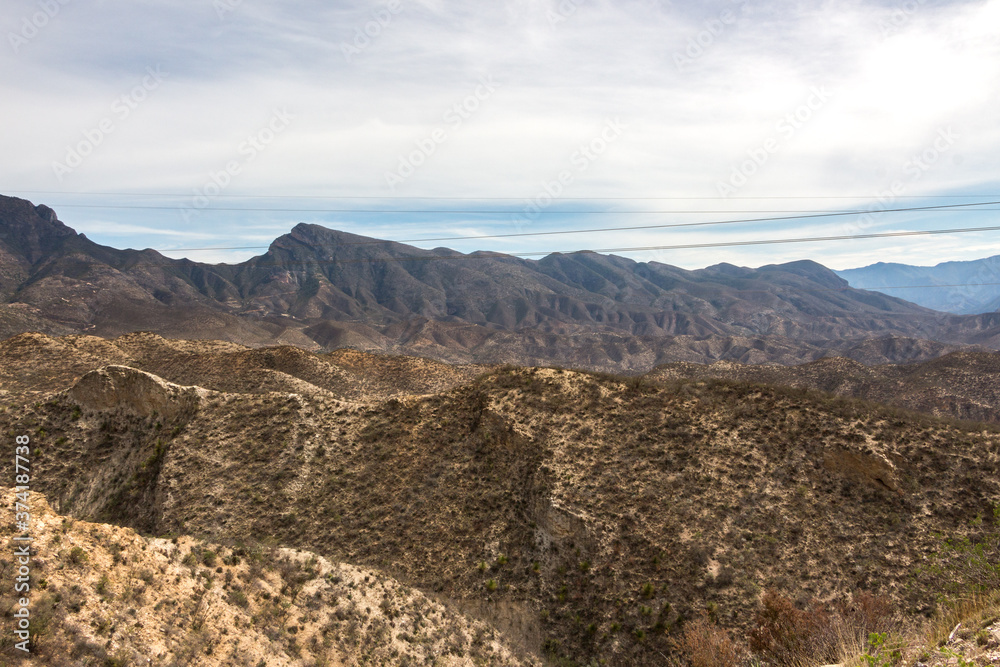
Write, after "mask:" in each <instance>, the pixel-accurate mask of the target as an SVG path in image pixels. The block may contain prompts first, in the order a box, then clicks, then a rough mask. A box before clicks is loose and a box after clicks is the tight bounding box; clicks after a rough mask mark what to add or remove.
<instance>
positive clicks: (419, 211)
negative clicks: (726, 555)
mask: <svg viewBox="0 0 1000 667" xmlns="http://www.w3.org/2000/svg"><path fill="white" fill-rule="evenodd" d="M993 204H1000V202H998V201H984V202H975V203H971V204H944V205H941V206H929V207H916V208H913V209H898V210H902V211H905V210H915V211H916V210H930V209H934V208H949V207H952V206H955V207H957V206H989V205H993ZM56 206H58V207H59V208H94V209H101V210H106V209H112V210H116V211H117V210H137V211H176V210H178V209H179V207H177V206H136V205H128V206H123V205H116V204H56ZM530 209H531V207H525V208H522V209H517V210H515V209H482V208H478V209H454V208H443V209H426V208H410V209H405V208H391V209H371V208H269V207H262V206H255V207H246V206H242V207H232V206H216V207H212V208H201V209H195V210H197V211H198V212H199V213H202V212H215V211H223V212H227V213H231V212H244V213H350V214H352V215H357V214H387V213H406V214H408V215H525V214H526V212H527V211H529V210H530ZM824 210H828V209H821V210H806V211H796V210H779V211H768V210H754V211H747V210H732V209H687V210H672V209H665V210H663V209H661V210H643V211H634V210H633V211H613V210H587V209H582V210H565V209H562V210H561V209H552V210H547V209H546V210H545V213H546V214H548V215H556V214H558V215H652V214H664V213H676V214H680V213H683V214H706V213H817V214H819V213H821V212H822V211H824ZM983 210H997V209H983ZM541 212H542V209H539V215H540V214H541ZM871 212H872V211H848V212H845V213H838V214H837V215H860V214H863V213H871ZM806 217H810V216H806Z"/></svg>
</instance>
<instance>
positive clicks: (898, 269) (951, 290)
mask: <svg viewBox="0 0 1000 667" xmlns="http://www.w3.org/2000/svg"><path fill="white" fill-rule="evenodd" d="M835 273H836V274H837V275H838V276H840V277H841V278H843V279H844V280H846V281H847V282H848V283H850V284H851V287H857V288H858V289H866V290H874V291H876V292H882V293H884V294H889V295H892V296H898V297H901V298H905V299H907V300H909V301H912V302H913V303H916V304H919V305H921V306H924V307H925V308H932V309H934V310H941V311H945V312H949V313H957V314H960V315H973V314H976V313H992V312H996V311H998V310H1000V255H995V256H993V257H986V258H985V259H977V260H973V261H968V262H942V263H940V264H938V265H936V266H911V265H909V264H896V263H886V262H878V263H877V264H872V265H870V266H865V267H862V268H858V269H848V270H846V271H836V272H835Z"/></svg>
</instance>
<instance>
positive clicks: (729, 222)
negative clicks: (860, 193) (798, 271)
mask: <svg viewBox="0 0 1000 667" xmlns="http://www.w3.org/2000/svg"><path fill="white" fill-rule="evenodd" d="M993 204H1000V201H992V202H980V203H972V204H944V205H939V206H915V207H910V208H895V209H884V210H881V211H841V212H837V213H814V214H809V215H792V216H778V217H768V218H743V219H738V220H710V221H702V222H676V223H668V224H662V225H638V226H632V227H604V228H598V229H566V230H556V231H547V232H515V233H510V234H482V235H477V236H439V237H434V238H420V239H403V240H400V241H386V240H379V239H373V240H368V241H346V242H344V243H336V244H323V245H327V246H338V247H339V246H352V245H384V244H387V243H426V242H429V241H468V240H481V239H500V238H514V237H527V236H557V235H564V234H594V233H598V232H622V231H637V230H644V229H672V228H679V227H708V226H714V225H735V224H743V223H754V222H779V221H787V220H805V219H810V218H830V217H842V216H847V215H866V214H871V215H874V214H883V213H911V212H917V211H935V210H937V211H940V210H952V211H955V212H958V211H963V212H967V211H982V210H987V211H991V210H997V209H971V208H968V207H971V206H987V205H993ZM675 212H676V211H675ZM723 212H725V211H723ZM269 247H270V245H256V246H223V247H208V248H172V249H171V252H173V251H185V252H195V251H198V252H201V251H210V250H256V249H259V248H269ZM321 247H322V246H321ZM164 252H166V251H164Z"/></svg>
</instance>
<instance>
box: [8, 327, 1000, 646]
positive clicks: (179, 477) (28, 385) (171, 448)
mask: <svg viewBox="0 0 1000 667" xmlns="http://www.w3.org/2000/svg"><path fill="white" fill-rule="evenodd" d="M140 339H141V340H140ZM5 345H7V346H8V347H7V348H5V351H4V355H6V358H10V359H21V361H20V362H18V363H21V364H22V365H24V368H25V370H24V371H23V372H22V371H7V372H8V373H12V374H13V375H16V376H17V377H24V378H26V379H25V380H24V382H23V383H22V384H21V385H17V383H16V382H15V381H14V380H13V379H11V376H10V375H8V377H6V378H4V379H3V387H4V389H8V387H9V389H8V391H10V392H11V393H9V394H8V399H7V405H6V406H5V409H4V410H3V412H2V413H0V428H2V429H3V430H4V432H7V433H13V434H17V433H30V434H32V438H33V439H34V446H35V447H37V451H36V452H35V454H34V464H33V465H34V466H35V472H34V482H33V483H34V485H35V486H36V488H37V489H38V490H39V491H41V492H43V493H45V494H46V496H47V497H48V498H50V499H51V502H52V504H53V506H54V507H55V508H56V509H57V511H59V512H60V513H62V514H66V515H69V516H72V517H74V518H76V519H78V520H81V521H100V522H107V523H112V524H117V525H121V526H126V527H129V528H132V529H134V530H137V531H139V532H140V533H142V534H145V535H150V536H161V537H163V536H172V535H188V534H190V535H196V536H199V539H204V540H207V541H209V542H211V543H214V544H237V543H239V542H241V541H242V542H244V543H251V542H253V541H259V542H264V543H267V544H275V545H280V546H282V547H287V548H293V549H301V550H306V551H309V552H312V553H315V554H317V557H322V558H325V559H327V560H328V561H329V562H331V563H348V564H350V565H351V566H354V567H358V568H362V569H366V570H371V571H377V572H378V573H380V574H379V576H383V577H391V578H392V579H394V580H396V581H398V582H400V583H401V584H402V585H404V586H409V587H413V588H415V589H416V590H419V591H421V592H423V593H424V594H425V595H429V596H431V597H432V598H433V599H434V600H436V601H438V602H440V603H441V604H444V605H445V606H446V607H447V608H449V609H452V610H455V613H459V612H461V613H462V614H466V615H471V616H474V617H476V618H479V619H482V620H483V621H484V622H487V623H488V624H490V625H491V626H492V627H493V628H495V629H496V630H497V631H498V632H499V633H500V634H501V636H502V638H503V639H502V643H503V644H505V645H507V646H509V647H511V650H514V651H517V652H527V653H532V654H534V655H537V656H539V658H541V659H545V660H548V661H550V662H552V663H553V664H566V665H570V664H579V665H586V664H590V663H591V662H592V661H595V660H597V661H600V660H604V661H605V663H604V664H609V665H662V664H664V661H665V660H666V659H667V658H668V657H669V656H676V655H678V651H677V646H676V644H675V642H676V641H678V640H679V639H680V638H681V637H682V636H683V632H684V628H685V627H687V626H689V624H690V622H691V621H692V620H693V619H697V618H698V617H699V616H700V615H701V614H707V615H708V616H709V617H710V618H711V619H714V620H716V621H717V622H718V623H719V624H720V626H721V627H722V628H724V629H726V630H728V631H730V632H732V633H734V636H737V637H745V636H747V634H746V633H749V632H752V631H753V629H754V624H755V618H756V616H755V614H756V613H757V610H758V606H759V604H760V600H761V594H762V592H763V591H765V590H768V589H775V590H777V591H780V592H782V593H783V594H785V595H787V596H789V597H790V598H791V599H793V600H795V599H798V600H803V601H805V600H808V599H810V598H818V599H823V600H837V599H841V600H850V599H852V596H853V595H854V594H856V593H859V592H860V591H870V592H873V593H877V594H879V595H884V596H886V599H888V600H889V601H891V604H892V605H893V606H894V608H895V609H897V610H898V612H899V613H900V614H901V615H902V616H903V617H904V618H905V619H907V621H908V622H915V621H916V620H917V619H923V618H925V617H927V616H930V615H932V614H933V613H934V610H935V608H936V605H937V603H938V601H939V600H940V598H939V596H940V595H941V594H942V593H948V592H949V591H951V592H954V590H953V589H955V587H959V586H961V585H962V582H961V578H960V577H958V576H957V575H955V576H953V574H952V573H953V572H955V571H961V568H960V567H959V568H958V569H957V570H956V569H955V567H952V564H956V563H957V565H956V567H957V566H958V565H961V562H962V558H963V557H964V556H963V554H964V553H965V552H964V551H962V550H961V549H954V548H950V547H947V545H946V543H945V542H944V540H946V539H950V540H952V542H951V543H952V544H958V545H961V544H965V542H964V541H963V540H965V539H968V540H970V542H969V544H975V543H977V542H978V541H980V540H983V539H986V538H987V537H988V536H989V535H991V534H993V533H994V532H995V531H996V530H997V523H998V521H1000V516H998V515H1000V510H998V507H1000V433H998V432H997V429H996V427H992V426H985V425H981V424H973V423H967V422H953V421H948V420H942V419H940V418H937V417H933V416H929V415H921V414H919V413H914V412H909V411H906V410H903V409H899V408H887V407H882V406H879V405H877V404H875V403H870V402H863V401H858V400H853V399H846V398H838V397H834V396H832V395H830V394H826V393H821V392H818V391H814V390H810V389H801V388H800V389H795V388H779V387H772V386H767V385H763V384H754V383H748V382H735V381H724V380H711V379H710V380H703V379H673V380H662V381H654V380H652V379H650V378H641V377H639V378H621V377H616V376H605V375H600V374H592V373H585V372H575V371H567V370H562V369H539V368H516V367H499V368H492V369H457V370H455V371H449V370H448V369H447V367H445V366H443V365H441V364H438V363H436V362H426V361H421V360H400V359H376V358H368V357H364V358H359V357H357V356H355V355H357V353H346V352H345V353H343V354H342V355H341V356H340V357H337V356H336V355H334V356H333V357H332V361H330V362H328V361H327V360H326V359H325V358H324V356H323V355H316V356H314V355H309V354H306V353H302V354H301V356H298V355H299V353H298V352H296V353H289V352H288V351H287V350H245V349H240V348H237V347H234V346H230V345H228V344H217V345H216V348H215V349H214V350H210V349H209V348H207V347H205V344H203V343H185V344H183V345H182V344H181V343H178V342H169V343H167V342H165V341H163V340H162V339H142V337H139V339H135V338H132V339H129V338H126V339H119V340H117V341H100V340H99V339H92V338H71V339H49V338H45V337H25V336H22V337H18V338H16V339H13V340H12V341H7V343H5ZM130 345H131V346H132V347H131V348H130V347H129V346H130ZM184 345H189V346H192V347H190V348H188V353H191V356H188V357H185V355H184V354H181V353H180V352H179V351H178V350H181V349H182V348H183V347H184ZM76 348H79V349H81V350H84V349H85V350H89V352H88V354H90V355H91V357H92V359H91V358H87V360H86V363H83V361H82V360H84V359H85V357H84V356H83V355H82V353H81V356H80V357H75V356H74V354H72V350H73V349H76ZM32 349H34V352H31V350H32ZM46 351H47V352H46ZM115 354H118V355H120V356H118V357H116V358H113V357H114V355H115ZM18 355H21V356H18ZM32 355H34V356H32ZM46 355H48V356H46ZM157 355H159V356H157ZM199 355H208V357H204V356H203V357H200V358H199ZM212 355H230V356H223V357H216V359H221V358H225V359H227V360H228V363H227V364H221V363H215V364H207V365H203V362H204V361H206V360H207V359H208V358H209V357H211V356H212ZM268 355H271V356H268ZM60 358H61V359H63V360H64V361H65V362H66V366H65V367H64V368H62V370H61V371H60V369H59V364H58V359H60ZM29 359H34V360H35V362H34V363H33V367H34V368H35V375H32V374H31V373H30V372H28V369H27V365H28V360H29ZM102 359H108V360H109V362H113V363H105V364H104V365H103V366H101V367H100V368H99V369H97V370H89V369H88V365H89V364H91V363H93V362H94V361H97V360H102ZM196 359H200V360H199V361H196ZM262 359H271V360H272V362H271V369H272V370H274V373H273V374H266V375H265V377H266V378H268V380H267V381H268V382H276V380H275V378H281V382H282V383H283V384H277V385H267V383H264V384H260V383H259V382H256V381H254V382H248V381H246V378H247V377H254V378H256V377H258V376H257V375H255V373H257V372H258V370H259V368H260V367H261V363H262V362H261V360H262ZM133 363H134V364H136V366H143V365H146V366H147V368H144V369H140V368H137V367H133V366H131V364H133ZM74 364H75V365H74ZM156 364H159V365H160V369H161V371H162V372H163V373H164V374H165V375H159V374H158V373H153V372H152V371H150V370H149V369H150V368H153V367H154V366H156ZM330 367H334V368H336V369H339V372H334V371H331V370H329V368H330ZM5 368H6V366H5ZM199 368H207V369H209V370H208V371H207V372H204V374H203V377H202V378H199ZM293 368H298V369H300V370H299V371H295V372H292V370H291V369H293ZM278 369H280V371H279V370H278ZM168 371H169V372H168ZM478 371H484V372H482V373H481V374H478ZM296 373H298V374H296ZM307 373H309V374H311V375H309V377H306V375H307ZM397 375H399V377H397ZM402 376H405V378H406V379H405V381H404V380H403V379H402ZM310 377H311V378H312V379H309V378H310ZM46 378H49V379H46ZM330 378H333V379H330ZM394 378H395V379H394ZM352 382H353V383H355V385H358V383H365V382H368V383H370V384H369V385H368V387H369V389H365V390H361V389H354V390H349V389H346V388H345V387H348V386H349V385H351V383H352ZM338 383H340V384H338ZM26 390H30V391H29V393H24V392H25V391H26ZM36 392H38V393H36ZM225 553H227V554H228V552H225ZM42 557H43V558H44V557H45V556H42ZM803 604H805V603H804V602H803ZM560 661H562V662H560ZM275 664H278V663H275ZM375 664H379V663H378V662H377V661H376V662H375ZM492 664H505V663H502V662H500V663H492Z"/></svg>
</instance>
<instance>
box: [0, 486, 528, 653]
mask: <svg viewBox="0 0 1000 667" xmlns="http://www.w3.org/2000/svg"><path fill="white" fill-rule="evenodd" d="M3 501H4V506H5V507H9V506H12V505H13V502H14V490H13V489H6V490H5V491H4V494H3ZM29 502H30V506H31V510H32V517H33V522H32V530H31V535H32V537H33V538H34V544H33V549H32V553H33V557H34V558H33V563H32V565H31V567H32V569H33V579H32V583H33V587H32V593H31V595H32V598H31V611H32V615H33V616H32V622H33V625H32V629H33V632H34V636H33V637H32V639H31V643H30V648H31V649H32V654H33V656H34V659H35V660H36V661H38V663H37V664H46V665H145V664H156V665H177V666H180V665H205V666H213V665H246V666H247V667H255V666H257V665H274V666H278V665H301V664H311V665H356V664H370V665H381V664H402V665H407V664H408V665H423V664H429V663H433V664H442V665H476V664H510V665H522V664H533V662H532V661H530V660H529V661H528V662H522V660H520V659H519V658H517V657H516V656H514V655H512V654H511V652H510V651H509V650H508V649H507V648H506V647H505V646H504V645H503V643H502V641H500V640H499V639H498V637H497V636H496V633H495V632H494V631H492V630H491V629H489V628H487V627H486V626H485V625H484V624H483V623H481V622H474V621H470V620H468V619H466V618H464V617H462V616H461V615H459V614H456V613H454V612H452V611H450V610H449V609H447V608H446V607H444V606H442V605H441V604H440V603H437V602H435V601H434V600H432V599H430V598H428V597H427V596H425V595H423V594H421V593H419V592H417V591H415V590H413V589H411V588H409V587H406V586H403V585H401V584H400V583H399V582H397V581H395V580H393V579H391V578H389V577H386V576H385V575H382V574H379V573H377V572H374V571H370V570H364V569H361V568H357V567H352V566H350V565H346V564H344V563H335V562H330V561H328V560H327V559H325V558H322V557H320V556H317V555H315V554H312V553H308V552H303V551H297V550H292V549H285V548H280V547H277V546H274V545H270V546H264V545H261V544H258V543H253V544H247V543H242V542H241V543H236V544H229V545H225V546H222V545H218V544H210V543H206V542H204V541H202V540H195V539H191V538H189V537H183V536H182V537H174V538H173V539H162V538H154V537H143V536H141V535H139V534H137V533H136V532H135V531H134V530H132V529H129V528H122V527H118V526H113V525H107V524H97V523H87V522H83V521H76V520H74V519H72V518H69V517H65V516H60V515H58V514H56V513H55V512H53V511H52V509H51V508H50V507H49V505H48V502H47V500H46V498H45V497H44V496H43V495H42V494H39V493H35V494H32V495H31V496H30V500H29ZM12 536H13V533H12V531H11V530H10V526H8V525H7V524H5V525H4V527H3V532H2V538H3V539H4V542H5V543H8V542H9V541H10V539H11V538H12ZM12 567H13V565H12V564H11V563H10V562H9V561H7V560H5V561H4V562H3V568H4V572H3V575H4V580H5V581H6V580H7V579H8V575H9V571H10V569H11V568H12ZM0 603H2V606H3V608H4V609H5V610H6V609H8V608H9V607H11V606H12V605H13V600H12V599H11V597H10V596H7V595H5V596H4V597H3V599H2V600H0ZM2 643H3V649H2V655H3V657H2V658H0V660H4V661H6V660H10V659H12V658H14V657H15V656H16V655H17V651H16V649H12V648H11V646H10V644H11V641H10V637H9V634H8V633H6V632H5V633H4V636H3V642H2ZM147 661H149V662H148V663H147Z"/></svg>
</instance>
